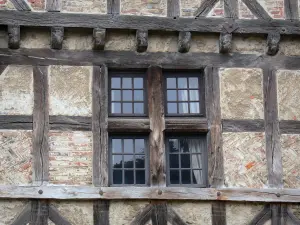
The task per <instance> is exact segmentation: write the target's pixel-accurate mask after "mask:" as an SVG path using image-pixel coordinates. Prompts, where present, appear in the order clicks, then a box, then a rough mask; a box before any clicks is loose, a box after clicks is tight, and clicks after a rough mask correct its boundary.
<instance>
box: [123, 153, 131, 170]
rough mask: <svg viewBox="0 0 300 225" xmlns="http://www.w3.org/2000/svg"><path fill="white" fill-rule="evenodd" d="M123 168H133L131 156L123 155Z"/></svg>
mask: <svg viewBox="0 0 300 225" xmlns="http://www.w3.org/2000/svg"><path fill="white" fill-rule="evenodd" d="M124 168H133V155H124Z"/></svg>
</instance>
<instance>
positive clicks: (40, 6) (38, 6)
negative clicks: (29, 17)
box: [28, 0, 45, 11]
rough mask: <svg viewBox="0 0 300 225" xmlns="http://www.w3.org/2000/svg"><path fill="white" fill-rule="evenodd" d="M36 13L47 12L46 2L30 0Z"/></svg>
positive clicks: (43, 0)
mask: <svg viewBox="0 0 300 225" xmlns="http://www.w3.org/2000/svg"><path fill="white" fill-rule="evenodd" d="M28 3H29V4H30V5H31V7H32V9H33V10H34V11H44V10H45V0H28Z"/></svg>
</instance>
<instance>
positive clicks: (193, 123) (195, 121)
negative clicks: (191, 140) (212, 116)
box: [165, 118, 208, 133]
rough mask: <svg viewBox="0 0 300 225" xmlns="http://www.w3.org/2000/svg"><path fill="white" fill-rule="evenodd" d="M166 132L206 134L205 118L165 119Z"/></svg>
mask: <svg viewBox="0 0 300 225" xmlns="http://www.w3.org/2000/svg"><path fill="white" fill-rule="evenodd" d="M165 123H166V125H165V131H166V132H181V133H184V132H203V133H206V132H208V124H207V119H205V118H166V119H165Z"/></svg>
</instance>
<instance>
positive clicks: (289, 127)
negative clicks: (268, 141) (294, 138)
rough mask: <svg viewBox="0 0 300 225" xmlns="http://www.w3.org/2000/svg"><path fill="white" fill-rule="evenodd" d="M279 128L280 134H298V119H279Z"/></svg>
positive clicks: (299, 128) (299, 131) (299, 122)
mask: <svg viewBox="0 0 300 225" xmlns="http://www.w3.org/2000/svg"><path fill="white" fill-rule="evenodd" d="M279 130H280V133H281V134H300V121H295V120H281V121H279Z"/></svg>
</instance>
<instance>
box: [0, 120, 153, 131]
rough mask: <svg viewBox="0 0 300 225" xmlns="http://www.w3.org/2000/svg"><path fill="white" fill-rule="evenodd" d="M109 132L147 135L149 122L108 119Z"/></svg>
mask: <svg viewBox="0 0 300 225" xmlns="http://www.w3.org/2000/svg"><path fill="white" fill-rule="evenodd" d="M0 118H1V117H0ZM108 131H109V132H132V133H139V132H142V133H149V132H150V131H151V130H150V120H149V119H129V118H128V119H127V118H124V119H123V118H112V117H111V118H109V119H108Z"/></svg>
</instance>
